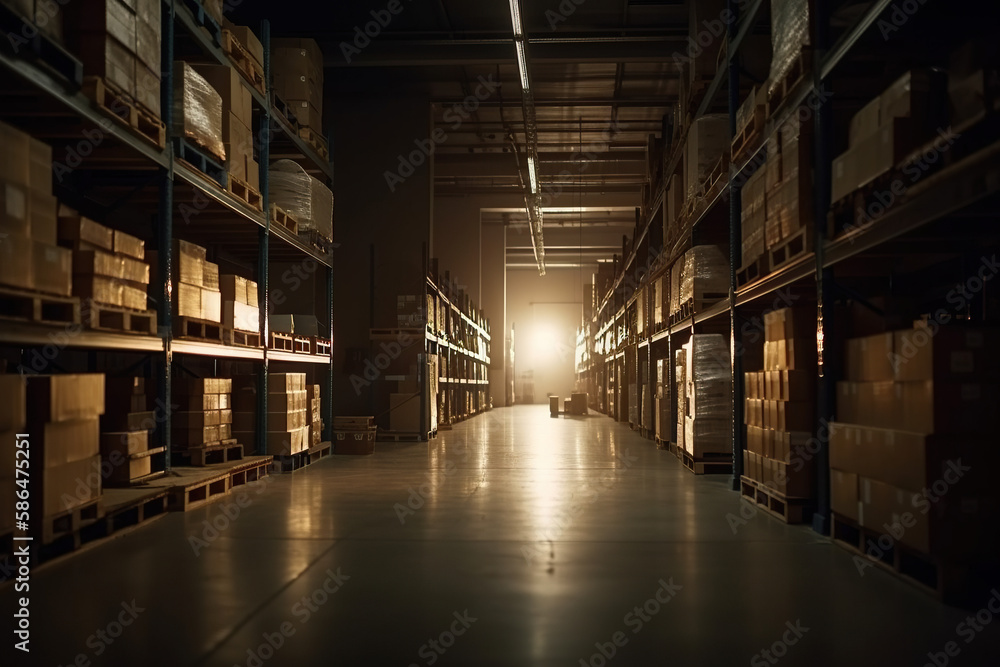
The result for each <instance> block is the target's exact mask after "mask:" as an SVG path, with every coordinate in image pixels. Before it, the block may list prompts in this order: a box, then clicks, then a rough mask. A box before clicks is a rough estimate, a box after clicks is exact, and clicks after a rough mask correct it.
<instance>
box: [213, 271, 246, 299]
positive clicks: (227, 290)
mask: <svg viewBox="0 0 1000 667" xmlns="http://www.w3.org/2000/svg"><path fill="white" fill-rule="evenodd" d="M219 290H220V291H221V292H222V300H223V301H234V302H236V303H244V304H245V303H247V279H246V278H244V277H242V276H235V275H222V276H220V277H219Z"/></svg>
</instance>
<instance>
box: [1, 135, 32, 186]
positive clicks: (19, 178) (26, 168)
mask: <svg viewBox="0 0 1000 667" xmlns="http://www.w3.org/2000/svg"><path fill="white" fill-rule="evenodd" d="M0 146H3V148H4V159H3V160H0V181H2V182H5V183H13V184H14V185H20V186H23V187H24V188H25V189H27V188H29V187H30V186H31V137H29V136H28V135H27V134H25V133H24V132H21V131H20V130H18V129H16V128H14V127H12V126H10V125H7V124H6V123H0Z"/></svg>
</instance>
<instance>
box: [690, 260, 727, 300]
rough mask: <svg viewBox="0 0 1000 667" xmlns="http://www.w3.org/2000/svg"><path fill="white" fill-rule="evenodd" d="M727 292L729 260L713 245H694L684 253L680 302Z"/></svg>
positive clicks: (713, 296)
mask: <svg viewBox="0 0 1000 667" xmlns="http://www.w3.org/2000/svg"><path fill="white" fill-rule="evenodd" d="M728 293H729V262H728V261H727V260H726V258H725V257H724V256H723V255H722V250H720V249H719V247H718V246H714V245H701V246H695V247H694V248H691V249H690V250H688V252H687V254H685V255H684V270H683V272H682V273H681V294H680V304H681V305H683V304H684V303H687V302H688V301H690V300H692V299H694V300H700V299H703V298H706V297H707V296H709V295H710V296H709V298H722V297H720V296H717V295H726V294H728Z"/></svg>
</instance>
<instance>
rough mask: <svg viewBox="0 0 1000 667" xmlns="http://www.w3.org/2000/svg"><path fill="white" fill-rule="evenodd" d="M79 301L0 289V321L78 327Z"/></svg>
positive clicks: (4, 288)
mask: <svg viewBox="0 0 1000 667" xmlns="http://www.w3.org/2000/svg"><path fill="white" fill-rule="evenodd" d="M80 319H81V309H80V299H79V298H77V297H62V296H49V295H47V294H40V293H39V292H29V291H27V290H20V289H14V288H9V287H0V320H13V321H19V322H32V323H34V324H46V325H52V326H60V327H65V326H73V325H79V324H80Z"/></svg>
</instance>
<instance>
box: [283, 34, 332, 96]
mask: <svg viewBox="0 0 1000 667" xmlns="http://www.w3.org/2000/svg"><path fill="white" fill-rule="evenodd" d="M271 66H272V69H273V71H274V88H275V92H276V93H277V95H278V96H279V97H281V99H283V100H285V101H286V102H287V101H289V100H308V101H310V102H312V103H313V104H314V106H316V108H318V109H319V110H320V111H322V110H323V79H324V69H323V52H322V51H321V50H320V48H319V45H318V44H317V43H316V41H315V40H312V39H273V40H271Z"/></svg>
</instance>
